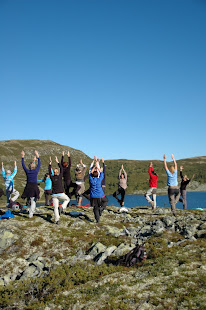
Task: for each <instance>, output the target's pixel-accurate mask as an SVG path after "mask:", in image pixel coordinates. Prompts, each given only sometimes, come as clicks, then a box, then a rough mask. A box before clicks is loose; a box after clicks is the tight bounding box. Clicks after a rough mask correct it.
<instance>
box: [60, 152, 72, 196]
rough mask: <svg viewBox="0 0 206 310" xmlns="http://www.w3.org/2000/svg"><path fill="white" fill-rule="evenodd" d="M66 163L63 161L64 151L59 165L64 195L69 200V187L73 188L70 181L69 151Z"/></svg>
mask: <svg viewBox="0 0 206 310" xmlns="http://www.w3.org/2000/svg"><path fill="white" fill-rule="evenodd" d="M67 157H68V162H67V161H64V151H63V152H62V158H61V165H62V167H63V180H64V190H65V194H66V195H67V196H68V197H69V198H71V194H70V193H69V189H70V187H71V186H72V187H74V185H73V183H72V180H71V173H70V171H71V157H70V153H69V151H68V152H67Z"/></svg>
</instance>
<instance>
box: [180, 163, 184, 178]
mask: <svg viewBox="0 0 206 310" xmlns="http://www.w3.org/2000/svg"><path fill="white" fill-rule="evenodd" d="M182 170H183V166H180V177H181V179H182V180H183V174H182Z"/></svg>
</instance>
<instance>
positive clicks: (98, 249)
mask: <svg viewBox="0 0 206 310" xmlns="http://www.w3.org/2000/svg"><path fill="white" fill-rule="evenodd" d="M106 248H107V247H106V246H105V245H104V244H102V243H101V242H97V243H95V244H94V245H92V247H91V248H90V249H89V251H88V254H89V255H90V256H91V257H92V258H95V257H96V256H97V255H98V254H100V253H102V252H104V251H105V250H106Z"/></svg>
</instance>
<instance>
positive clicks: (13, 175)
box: [11, 161, 17, 178]
mask: <svg viewBox="0 0 206 310" xmlns="http://www.w3.org/2000/svg"><path fill="white" fill-rule="evenodd" d="M16 174H17V165H16V161H15V162H14V172H13V173H12V174H11V177H12V178H14V177H15V175H16Z"/></svg>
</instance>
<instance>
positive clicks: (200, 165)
mask: <svg viewBox="0 0 206 310" xmlns="http://www.w3.org/2000/svg"><path fill="white" fill-rule="evenodd" d="M22 150H24V151H25V154H26V155H25V162H26V164H28V163H29V162H30V161H31V160H32V159H33V157H34V151H35V150H38V152H39V154H40V158H41V162H42V167H41V170H40V172H39V179H40V178H43V176H44V174H45V173H46V172H47V171H48V162H49V156H52V160H53V167H55V166H56V162H55V156H57V157H58V159H59V160H60V159H61V154H62V151H64V152H65V154H66V153H67V151H69V152H70V154H71V161H72V168H71V175H72V178H73V180H74V169H75V167H76V164H77V163H78V162H79V160H80V159H82V160H83V162H84V163H85V164H86V165H87V167H89V165H90V163H91V161H92V159H91V158H90V157H89V156H87V155H86V154H85V153H83V152H82V151H80V150H76V149H74V148H71V147H69V146H65V145H61V144H58V143H56V142H53V141H50V140H9V141H0V160H1V162H2V161H3V162H4V167H5V169H10V170H12V169H13V162H14V161H15V160H16V161H17V166H18V173H17V175H16V177H15V187H16V189H18V190H19V191H20V192H21V191H22V190H23V187H24V185H25V180H26V177H25V173H24V171H23V169H22V167H21V151H22ZM65 159H66V157H65ZM168 160H169V158H168ZM151 161H152V162H153V166H154V169H155V170H156V171H157V173H158V175H159V180H158V189H159V190H158V191H159V192H161V193H165V192H166V190H167V186H166V174H165V170H164V168H163V161H161V160H151ZM105 164H106V194H107V195H108V194H111V193H113V192H114V190H115V189H117V186H118V179H117V177H118V173H119V169H120V167H121V165H122V164H123V165H124V168H125V170H126V171H127V174H128V189H127V194H143V193H144V192H145V191H146V190H147V188H148V181H149V175H148V172H147V171H148V167H149V164H150V161H149V160H126V159H118V160H106V161H105ZM177 164H178V167H179V166H180V165H183V166H184V173H185V174H187V175H188V177H189V178H190V177H192V175H193V174H194V173H195V178H194V180H193V182H192V183H191V185H189V187H188V190H191V191H192V190H196V191H197V190H199V191H206V156H200V157H194V158H186V159H181V160H178V161H177ZM87 171H88V170H87ZM0 184H1V187H2V188H4V183H3V179H2V178H1V182H0ZM88 186H89V184H88V181H87V183H86V188H88Z"/></svg>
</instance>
